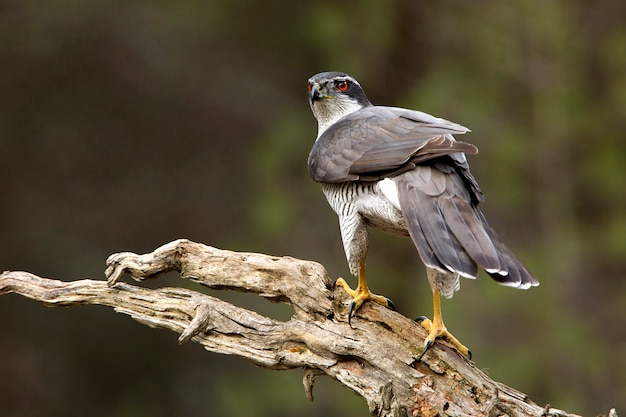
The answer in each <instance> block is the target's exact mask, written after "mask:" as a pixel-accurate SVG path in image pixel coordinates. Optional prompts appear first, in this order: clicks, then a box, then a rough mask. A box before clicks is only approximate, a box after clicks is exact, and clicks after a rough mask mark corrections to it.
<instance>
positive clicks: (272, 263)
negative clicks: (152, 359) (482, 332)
mask: <svg viewBox="0 0 626 417" xmlns="http://www.w3.org/2000/svg"><path fill="white" fill-rule="evenodd" d="M107 266H108V268H107V270H106V275H107V277H108V282H107V283H105V282H104V281H94V280H79V281H73V282H64V281H57V280H53V279H47V278H40V277H37V276H35V275H33V274H30V273H27V272H4V273H3V274H1V275H0V294H5V293H11V292H15V293H18V294H21V295H23V296H26V297H29V298H32V299H35V300H37V301H41V302H43V303H45V304H47V305H64V306H73V305H82V304H99V305H105V306H109V307H113V308H114V309H115V311H117V312H120V313H124V314H128V315H130V316H131V317H132V318H134V319H135V320H138V321H139V322H141V323H143V324H146V325H148V326H151V327H156V328H166V329H170V330H173V331H175V332H177V333H180V337H179V341H180V343H184V342H186V341H188V340H193V341H194V342H196V343H200V344H201V345H203V346H204V347H205V349H207V350H209V351H212V352H217V353H223V354H232V355H238V356H240V357H243V358H245V359H248V360H250V361H252V362H254V363H255V364H257V365H259V366H261V367H264V368H268V369H292V368H302V369H303V370H304V376H303V383H304V389H305V392H306V395H307V397H308V398H309V399H311V400H313V384H314V381H315V379H316V378H317V377H319V376H321V375H328V376H330V377H331V378H333V379H336V380H337V381H339V382H340V383H341V384H343V385H345V386H347V387H348V388H350V389H351V390H353V391H354V392H356V393H357V394H358V395H360V396H361V397H363V398H364V399H365V400H366V401H367V404H368V406H369V409H370V411H371V413H372V414H373V415H378V416H415V415H420V416H461V415H470V416H501V415H503V416H573V414H567V413H566V412H564V411H561V410H556V409H553V408H550V406H545V407H541V406H539V405H537V404H535V403H533V402H532V401H531V400H530V399H528V397H527V396H526V395H525V394H523V393H521V392H519V391H516V390H515V389H512V388H509V387H507V386H505V385H503V384H500V383H498V382H496V381H493V380H491V379H490V378H489V377H488V376H486V375H485V374H484V373H483V372H481V371H480V370H479V369H477V368H476V367H475V366H474V365H473V363H472V362H471V361H468V360H467V359H465V358H464V357H462V356H461V355H459V354H458V353H457V352H456V350H454V349H453V348H452V347H451V346H450V345H449V344H447V342H445V341H437V343H435V345H434V346H433V347H432V348H431V349H430V350H429V351H428V352H427V353H426V355H425V356H424V357H423V358H422V360H421V361H416V359H415V358H416V357H417V356H418V355H419V353H420V352H421V350H422V344H423V342H424V337H425V336H426V332H425V330H424V329H423V328H422V327H421V326H420V325H419V324H417V323H415V322H414V321H412V320H410V319H408V318H406V317H403V316H402V315H400V314H398V313H396V312H393V311H390V310H388V309H386V308H384V307H381V306H379V305H377V304H375V303H366V304H365V305H364V306H363V307H362V308H361V309H359V310H358V313H357V316H356V317H354V318H353V320H352V326H349V325H348V323H347V318H346V314H347V303H349V300H348V298H347V295H346V294H345V293H344V292H343V290H342V289H341V288H334V285H333V283H332V282H331V280H330V279H329V277H328V275H327V273H326V271H325V269H324V268H323V267H322V266H321V265H320V264H318V263H316V262H310V261H303V260H299V259H294V258H289V257H273V256H268V255H262V254H254V253H238V252H231V251H226V250H220V249H216V248H213V247H209V246H205V245H202V244H199V243H194V242H191V241H188V240H176V241H174V242H170V243H168V244H166V245H164V246H161V247H160V248H158V249H156V250H155V251H154V252H152V253H148V254H144V255H137V254H134V253H129V252H124V253H117V254H114V255H111V256H110V257H109V259H108V260H107ZM172 270H176V271H180V273H181V276H182V277H183V278H185V279H190V280H192V281H195V282H198V283H200V284H201V285H204V286H206V287H209V288H213V289H219V290H223V289H231V290H237V291H245V292H250V293H254V294H257V295H259V296H261V297H264V298H267V299H269V300H271V301H276V302H284V303H288V304H290V305H291V306H292V307H293V309H294V315H293V316H292V317H291V319H290V320H289V321H286V322H282V321H278V320H274V319H270V318H267V317H264V316H262V315H259V314H257V313H255V312H254V311H250V310H247V309H244V308H241V307H237V306H235V305H232V304H229V303H227V302H224V301H222V300H220V299H219V298H215V297H211V296H209V295H205V294H202V293H199V292H196V291H191V290H187V289H182V288H160V289H156V290H152V289H145V288H140V287H136V286H133V285H128V284H125V283H121V282H118V281H119V279H120V278H121V277H122V275H123V274H124V273H126V272H128V273H130V275H131V276H132V277H133V278H134V279H135V280H137V281H142V280H145V279H148V278H155V277H156V276H157V275H158V274H160V273H164V272H168V271H172ZM609 415H610V416H616V413H615V411H614V410H611V412H610V413H609Z"/></svg>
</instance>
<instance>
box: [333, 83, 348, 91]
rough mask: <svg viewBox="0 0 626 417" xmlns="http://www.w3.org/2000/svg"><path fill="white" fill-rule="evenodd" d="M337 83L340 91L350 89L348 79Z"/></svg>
mask: <svg viewBox="0 0 626 417" xmlns="http://www.w3.org/2000/svg"><path fill="white" fill-rule="evenodd" d="M335 85H336V86H337V88H338V89H339V91H346V90H347V89H348V87H349V85H348V82H347V81H337V83H336V84H335Z"/></svg>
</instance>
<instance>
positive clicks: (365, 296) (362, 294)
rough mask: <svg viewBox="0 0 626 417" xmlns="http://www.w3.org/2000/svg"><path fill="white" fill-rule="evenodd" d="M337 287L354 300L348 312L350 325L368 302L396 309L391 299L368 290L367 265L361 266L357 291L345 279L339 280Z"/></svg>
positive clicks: (336, 283)
mask: <svg viewBox="0 0 626 417" xmlns="http://www.w3.org/2000/svg"><path fill="white" fill-rule="evenodd" d="M335 285H339V286H341V287H342V288H343V289H344V290H345V292H346V293H348V295H349V296H350V297H352V298H353V300H352V302H351V303H350V309H349V310H348V324H351V320H352V316H353V315H354V313H355V312H356V311H357V310H358V309H359V307H361V306H362V305H363V303H364V302H366V301H368V300H371V301H374V302H376V303H378V304H380V305H382V306H384V307H387V308H390V309H392V310H395V309H396V308H395V306H394V305H393V303H392V302H391V300H390V299H388V298H386V297H383V296H380V295H376V294H373V293H372V292H370V290H369V288H367V280H366V279H365V264H361V265H359V276H358V284H357V287H356V290H353V289H352V288H350V286H349V285H348V283H347V282H346V280H345V279H343V278H339V279H338V280H337V281H336V282H335Z"/></svg>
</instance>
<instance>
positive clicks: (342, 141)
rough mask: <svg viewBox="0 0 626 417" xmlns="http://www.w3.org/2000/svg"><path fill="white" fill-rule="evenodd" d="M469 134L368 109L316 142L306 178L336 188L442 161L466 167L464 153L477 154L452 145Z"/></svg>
mask: <svg viewBox="0 0 626 417" xmlns="http://www.w3.org/2000/svg"><path fill="white" fill-rule="evenodd" d="M468 131H469V130H468V129H467V128H465V127H463V126H461V125H458V124H456V123H452V122H449V121H447V120H443V119H438V118H436V117H433V116H431V115H429V114H426V113H422V112H418V111H413V110H407V109H401V108H396V107H382V106H371V107H366V108H364V109H362V110H359V111H357V112H354V113H352V114H350V115H348V116H346V117H344V118H342V119H340V120H339V121H338V122H337V123H335V124H334V125H332V126H331V127H329V128H328V129H327V130H326V131H325V132H324V133H323V134H322V135H321V136H320V137H319V138H318V139H317V141H316V142H315V145H313V149H312V150H311V153H310V155H309V172H310V174H311V178H312V179H313V180H314V181H317V182H325V183H337V182H345V181H376V180H379V179H382V178H386V177H393V176H395V175H398V174H400V173H402V172H405V171H408V170H411V169H413V168H414V167H415V166H416V165H417V164H419V163H422V162H424V161H427V160H430V159H433V158H437V157H440V156H444V155H450V156H451V157H452V158H453V159H454V160H455V161H456V162H458V164H459V165H461V166H462V165H465V166H466V165H467V163H466V162H465V156H464V155H463V154H462V153H477V152H478V149H477V148H476V147H475V146H474V145H471V144H468V143H465V142H458V141H456V140H455V139H454V138H453V137H452V134H455V133H456V134H462V133H466V132H468ZM468 174H469V171H468ZM470 177H471V176H470ZM471 181H473V178H471ZM473 183H474V188H475V189H476V192H477V194H480V190H479V189H478V185H477V184H476V183H475V181H473ZM481 198H482V197H480V198H479V199H481Z"/></svg>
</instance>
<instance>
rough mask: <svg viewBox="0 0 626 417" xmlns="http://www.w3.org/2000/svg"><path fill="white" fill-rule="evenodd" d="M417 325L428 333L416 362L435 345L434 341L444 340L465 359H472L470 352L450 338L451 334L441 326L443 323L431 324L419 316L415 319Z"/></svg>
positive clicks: (453, 338) (452, 337)
mask: <svg viewBox="0 0 626 417" xmlns="http://www.w3.org/2000/svg"><path fill="white" fill-rule="evenodd" d="M415 321H417V322H418V323H419V324H421V325H422V327H423V328H425V329H426V331H428V337H426V339H425V340H424V349H423V350H422V353H420V355H419V356H418V357H417V361H420V360H422V357H423V356H424V354H425V353H426V352H427V351H428V349H429V348H430V347H431V346H432V345H433V343H435V340H436V339H446V340H447V341H448V342H450V343H452V344H453V345H454V347H456V348H457V350H458V351H459V352H461V353H462V354H463V356H465V357H466V358H467V359H470V360H471V359H472V352H471V351H470V350H469V349H468V348H466V347H465V346H464V345H463V344H462V343H461V342H459V340H458V339H457V338H456V337H454V336H452V333H450V332H449V331H448V329H446V326H445V325H444V324H443V321H437V320H436V321H435V323H433V322H432V321H430V319H428V318H427V317H424V316H421V317H418V318H417V319H415Z"/></svg>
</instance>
